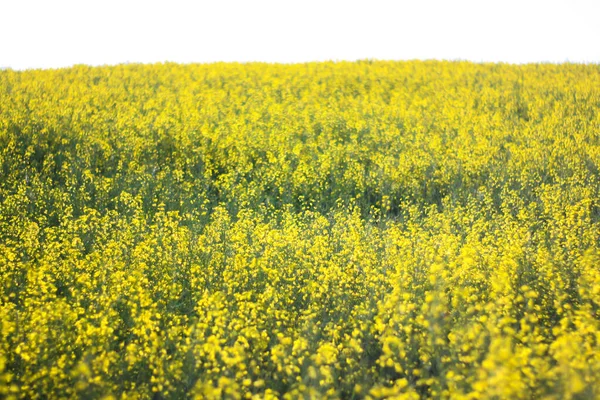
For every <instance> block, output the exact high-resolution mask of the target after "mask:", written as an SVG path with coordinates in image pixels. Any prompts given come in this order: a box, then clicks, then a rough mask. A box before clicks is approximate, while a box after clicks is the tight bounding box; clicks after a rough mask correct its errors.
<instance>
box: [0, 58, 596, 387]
mask: <svg viewBox="0 0 600 400" xmlns="http://www.w3.org/2000/svg"><path fill="white" fill-rule="evenodd" d="M599 167H600V67H599V66H598V65H575V64H563V65H540V64H537V65H523V66H513V65H502V64H472V63H466V62H433V61H432V62H416V61H415V62H370V61H362V62H356V63H309V64H299V65H268V64H212V65H177V64H160V65H121V66H114V67H96V68H91V67H86V66H76V67H73V68H68V69H59V70H38V71H22V72H15V71H10V70H5V71H0V284H1V285H0V323H1V326H0V328H1V330H2V335H1V336H0V397H9V398H10V397H14V398H62V397H64V398H71V397H80V398H101V397H104V396H108V397H109V398H110V397H113V398H156V399H160V398H184V397H188V396H195V397H199V398H251V397H255V398H269V397H282V398H298V397H302V396H305V398H315V397H326V398H363V397H367V396H368V397H370V398H389V397H394V396H398V397H397V398H406V399H412V398H415V399H417V398H422V397H434V398H449V397H451V398H463V399H478V398H542V397H544V398H565V399H568V398H582V399H589V398H600V174H599V170H598V169H599Z"/></svg>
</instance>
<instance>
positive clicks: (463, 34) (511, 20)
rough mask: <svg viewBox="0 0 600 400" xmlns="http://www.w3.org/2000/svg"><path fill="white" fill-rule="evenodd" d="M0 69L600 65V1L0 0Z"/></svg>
mask: <svg viewBox="0 0 600 400" xmlns="http://www.w3.org/2000/svg"><path fill="white" fill-rule="evenodd" d="M0 21H1V22H0V67H11V68H14V69H25V68H55V67H64V66H70V65H73V64H91V65H102V64H117V63H124V62H144V63H148V62H160V61H176V62H184V63H188V62H214V61H242V62H245V61H267V62H303V61H317V60H356V59H365V58H374V59H388V60H390V59H393V60H404V59H432V58H435V59H452V60H454V59H466V60H472V61H504V62H511V63H523V62H536V61H550V62H564V61H572V62H594V63H600V0H542V1H538V0H493V1H492V0H476V1H468V0H460V1H451V0H446V1H444V0H424V1H422V0H412V1H400V0H397V1H383V0H367V1H349V0H347V1H328V0H320V1H313V0H301V1H300V0H296V1H291V0H279V1H264V0H258V1H252V0H247V1H232V0H228V1H221V0H213V1H182V0H170V1H160V2H153V1H148V0H147V1H128V0H103V1H98V0H93V1H92V0H77V1H65V0H45V1H44V0H42V1H32V0H0Z"/></svg>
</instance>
